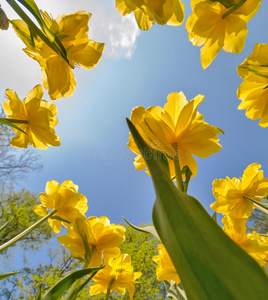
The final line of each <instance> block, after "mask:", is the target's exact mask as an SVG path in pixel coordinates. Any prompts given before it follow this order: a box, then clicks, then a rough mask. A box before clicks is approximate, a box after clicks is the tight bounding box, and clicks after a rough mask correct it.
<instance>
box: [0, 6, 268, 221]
mask: <svg viewBox="0 0 268 300" xmlns="http://www.w3.org/2000/svg"><path fill="white" fill-rule="evenodd" d="M189 2H190V1H184V5H185V17H186V18H187V17H188V16H189V14H190V4H189ZM36 3H37V5H38V6H39V8H41V9H43V10H46V11H47V12H48V13H51V14H52V15H53V17H56V16H57V15H58V14H63V13H72V12H75V11H77V10H85V11H88V12H91V13H92V17H91V20H90V22H89V38H92V39H93V40H95V41H97V42H104V43H105V44H106V46H105V50H104V53H103V57H102V60H101V61H100V63H99V64H98V65H97V66H96V68H95V69H92V70H89V71H86V70H83V69H78V68H77V69H75V70H74V74H75V76H76V79H77V89H76V92H75V94H74V95H73V96H72V97H70V98H62V99H60V100H57V101H56V102H55V104H56V105H57V107H58V119H59V124H58V125H57V126H56V127H55V130H56V134H57V135H58V136H60V138H61V146H60V147H50V148H48V149H47V150H46V151H42V150H35V151H37V153H38V154H39V155H40V157H41V161H42V163H43V165H44V169H43V171H42V172H41V173H38V174H32V175H31V176H29V178H28V180H27V181H26V182H25V181H24V182H20V187H23V186H25V187H26V188H27V189H30V190H31V191H35V192H37V193H41V192H44V189H45V185H46V182H47V181H50V180H56V181H58V182H59V183H62V182H63V181H64V180H66V179H70V180H72V181H73V182H74V183H75V184H77V185H78V186H79V192H80V193H82V194H84V195H85V196H86V197H87V199H88V205H89V209H88V213H87V214H88V216H93V215H95V216H98V217H100V216H102V215H106V216H107V217H108V218H110V219H111V221H112V222H115V223H120V222H122V221H123V219H122V218H121V216H122V215H123V216H125V217H126V218H127V219H128V220H129V221H131V222H132V223H134V224H140V223H142V222H143V223H148V222H151V209H152V205H153V202H154V198H155V194H154V190H153V185H152V183H151V180H150V177H149V176H148V175H147V174H146V173H145V172H144V171H136V170H135V168H134V166H133V160H134V157H135V155H134V154H133V153H132V152H131V151H130V150H129V149H128V147H127V146H126V143H127V142H128V127H127V125H126V122H125V117H130V114H131V110H132V109H133V108H134V107H135V106H138V105H142V106H144V107H145V108H147V107H149V106H157V105H159V106H161V107H163V105H164V104H165V103H166V97H167V95H168V94H169V93H171V92H179V91H183V92H184V94H185V96H186V98H187V100H188V101H189V100H191V99H192V98H194V97H195V96H196V95H198V94H202V95H205V100H204V102H203V103H202V104H201V105H200V106H199V112H200V113H202V114H203V115H204V118H205V121H206V122H208V123H209V124H210V125H214V126H217V127H220V128H221V129H223V130H224V131H225V135H220V144H221V145H222V146H223V149H222V150H221V151H220V152H219V153H216V154H213V155H212V156H210V157H208V158H206V159H201V158H196V161H197V163H198V173H197V176H196V177H195V178H194V179H193V180H192V181H191V182H190V186H189V194H191V195H194V196H195V197H197V198H198V199H199V200H200V201H201V202H202V203H203V205H204V206H205V207H206V208H207V209H208V211H209V213H211V214H212V211H211V210H210V209H209V205H210V204H211V203H212V202H214V201H215V199H214V198H213V195H212V190H211V189H212V181H213V180H214V179H215V178H225V177H226V176H229V177H241V176H242V174H243V171H244V169H245V168H246V167H247V166H248V165H249V164H251V163H253V162H258V163H260V164H261V165H262V169H263V170H264V176H265V177H268V155H267V146H268V142H267V136H268V135H267V128H261V127H260V126H259V125H258V120H256V121H252V120H250V119H248V118H246V117H245V111H239V110H237V106H238V105H239V103H240V100H238V99H237V97H236V90H237V88H238V86H239V85H240V83H241V82H242V79H241V78H239V76H238V74H237V72H236V68H237V66H238V65H239V64H240V63H242V62H243V61H244V59H245V58H246V57H247V56H248V55H249V54H250V53H252V51H253V47H254V46H255V44H256V43H257V42H258V43H260V44H262V43H267V42H268V39H267V38H268V34H267V30H266V29H267V28H268V18H267V11H268V3H267V1H265V0H264V1H262V4H261V7H260V9H259V11H258V12H257V13H256V15H255V16H254V17H253V19H252V20H251V21H250V22H249V23H248V24H247V27H248V36H247V40H246V44H245V48H244V50H243V51H242V53H240V54H230V53H226V52H223V51H221V52H220V54H219V55H218V56H217V57H216V59H215V60H214V61H213V62H212V64H211V65H210V67H208V68H207V69H206V70H203V69H202V67H201V63H200V55H199V51H200V49H199V48H198V47H194V46H193V45H192V44H191V43H190V42H189V41H188V33H187V31H186V30H185V28H184V26H185V21H184V24H183V25H181V26H180V27H170V26H159V25H154V26H153V27H152V28H151V29H150V30H149V31H147V32H142V31H141V30H139V29H138V27H137V25H136V22H135V20H134V17H133V16H126V17H121V16H120V14H119V13H118V12H117V10H116V9H115V1H111V0H102V1H96V0H94V1H93V0H86V1H85V0H76V1H73V0H46V1H45V0H36ZM1 5H2V7H3V9H4V10H5V11H6V12H7V13H8V16H9V17H12V18H17V17H16V15H15V14H13V13H12V15H11V12H10V9H9V7H8V4H6V2H5V1H1ZM9 12H10V14H9ZM0 38H1V48H0V57H1V63H0V66H1V72H0V95H1V102H3V101H5V96H4V95H5V90H6V89H7V88H10V89H13V90H15V91H16V92H17V93H18V95H19V97H20V99H23V98H24V97H25V96H26V94H27V92H29V91H30V90H31V89H32V88H33V87H34V86H35V85H37V84H41V83H42V82H41V75H40V67H39V65H38V64H37V63H36V62H35V61H33V60H32V59H31V58H29V57H27V56H26V54H25V53H24V52H23V51H22V50H21V49H22V48H23V47H24V45H23V43H22V42H21V41H20V39H19V38H17V37H16V35H15V33H14V32H13V31H12V28H10V29H9V30H8V31H1V32H0ZM43 99H44V100H49V97H48V96H47V94H46V93H45V95H44V96H43ZM18 151H20V149H18ZM18 188H19V187H18ZM37 204H38V203H37Z"/></svg>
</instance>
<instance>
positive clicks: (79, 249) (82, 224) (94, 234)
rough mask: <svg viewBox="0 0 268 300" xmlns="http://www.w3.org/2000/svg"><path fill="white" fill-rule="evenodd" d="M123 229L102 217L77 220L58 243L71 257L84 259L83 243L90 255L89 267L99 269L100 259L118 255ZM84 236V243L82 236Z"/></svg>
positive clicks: (123, 234) (123, 238)
mask: <svg viewBox="0 0 268 300" xmlns="http://www.w3.org/2000/svg"><path fill="white" fill-rule="evenodd" d="M125 231H126V229H125V227H123V226H121V225H115V224H110V220H109V219H108V218H107V217H105V216H103V217H100V218H97V217H90V218H88V219H86V218H81V217H80V218H77V219H76V220H75V222H73V223H72V224H71V225H70V227H69V228H68V230H67V236H66V235H64V236H60V237H59V238H58V241H59V242H60V243H61V244H62V245H63V246H65V247H67V248H68V249H69V251H70V252H71V254H72V256H73V257H76V258H82V259H86V249H85V244H84V243H85V242H87V244H88V247H89V249H90V251H91V252H92V253H91V256H92V257H91V260H90V263H89V265H88V266H89V267H99V266H100V265H101V262H102V258H103V259H104V262H105V263H106V262H107V261H108V259H110V258H113V257H116V256H118V255H119V254H120V250H119V248H118V246H119V245H120V244H121V243H122V242H123V241H124V240H125ZM81 235H83V236H85V238H86V241H85V240H83V238H82V236H81Z"/></svg>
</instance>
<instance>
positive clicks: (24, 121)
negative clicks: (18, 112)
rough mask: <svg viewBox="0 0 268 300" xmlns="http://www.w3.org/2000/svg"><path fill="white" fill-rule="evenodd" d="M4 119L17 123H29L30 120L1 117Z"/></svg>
mask: <svg viewBox="0 0 268 300" xmlns="http://www.w3.org/2000/svg"><path fill="white" fill-rule="evenodd" d="M1 119H2V120H6V121H9V122H11V123H17V124H28V123H29V122H28V120H17V119H9V118H1Z"/></svg>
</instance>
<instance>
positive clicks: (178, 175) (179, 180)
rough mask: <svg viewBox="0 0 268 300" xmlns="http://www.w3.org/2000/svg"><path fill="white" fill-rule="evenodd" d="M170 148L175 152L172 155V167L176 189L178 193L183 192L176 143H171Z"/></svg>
mask: <svg viewBox="0 0 268 300" xmlns="http://www.w3.org/2000/svg"><path fill="white" fill-rule="evenodd" d="M172 147H173V149H174V151H175V155H174V160H173V161H174V166H175V174H176V182H177V187H178V189H179V190H180V191H182V192H184V187H183V181H182V174H181V167H180V161H179V156H178V149H177V143H173V144H172Z"/></svg>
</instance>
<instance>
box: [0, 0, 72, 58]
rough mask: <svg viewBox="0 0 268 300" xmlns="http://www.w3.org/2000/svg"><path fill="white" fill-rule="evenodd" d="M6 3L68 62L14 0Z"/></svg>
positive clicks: (8, 0)
mask: <svg viewBox="0 0 268 300" xmlns="http://www.w3.org/2000/svg"><path fill="white" fill-rule="evenodd" d="M6 1H7V3H8V4H9V5H10V6H11V7H12V8H13V9H14V10H15V12H16V13H17V14H18V15H19V16H20V17H21V18H22V20H23V21H24V22H25V23H26V24H27V25H28V26H29V27H30V28H31V29H32V30H33V31H34V32H35V33H36V34H37V35H38V36H39V37H40V38H41V39H42V40H43V41H44V42H45V43H46V44H47V45H48V46H49V47H50V48H51V49H52V50H53V51H55V52H56V53H58V54H59V55H60V56H61V57H63V59H64V60H65V61H66V62H67V63H68V64H69V61H68V60H67V58H66V57H64V55H63V54H62V53H61V51H60V50H59V49H58V48H57V47H56V46H55V45H54V44H53V43H51V42H50V40H49V39H48V38H47V37H46V36H45V35H44V33H43V32H42V31H41V30H40V29H39V28H38V27H37V26H36V25H35V23H34V22H33V21H32V20H31V19H30V18H29V17H28V16H27V15H26V13H25V12H24V11H23V10H22V9H21V8H20V6H19V5H18V4H17V3H16V2H15V0H6Z"/></svg>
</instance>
